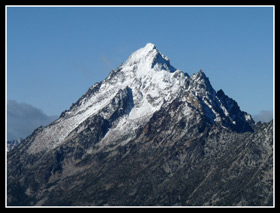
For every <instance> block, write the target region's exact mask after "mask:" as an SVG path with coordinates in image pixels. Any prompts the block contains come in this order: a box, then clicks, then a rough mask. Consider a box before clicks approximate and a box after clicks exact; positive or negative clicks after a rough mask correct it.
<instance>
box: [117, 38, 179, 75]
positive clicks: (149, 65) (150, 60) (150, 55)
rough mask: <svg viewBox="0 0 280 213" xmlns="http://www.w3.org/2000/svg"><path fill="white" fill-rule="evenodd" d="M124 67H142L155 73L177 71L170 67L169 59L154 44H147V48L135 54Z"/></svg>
mask: <svg viewBox="0 0 280 213" xmlns="http://www.w3.org/2000/svg"><path fill="white" fill-rule="evenodd" d="M122 67H123V68H125V67H129V68H131V67H133V68H137V67H141V68H143V69H146V70H151V69H153V70H154V71H160V70H166V71H169V72H174V71H176V69H175V68H174V67H173V66H171V65H170V60H169V58H168V57H167V56H165V55H163V54H162V53H161V52H160V51H159V50H158V49H157V48H156V46H155V45H154V44H152V43H147V44H146V46H145V47H143V48H140V49H138V50H136V51H135V52H133V53H132V54H131V55H130V57H129V58H128V59H127V60H126V62H125V63H124V64H123V66H122Z"/></svg>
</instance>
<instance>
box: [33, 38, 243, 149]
mask: <svg viewBox="0 0 280 213" xmlns="http://www.w3.org/2000/svg"><path fill="white" fill-rule="evenodd" d="M178 98H179V99H181V100H182V101H183V102H186V103H185V105H184V106H183V109H182V111H183V112H184V113H185V114H184V116H186V115H190V117H191V114H195V113H199V114H200V115H201V116H206V117H207V119H208V120H209V121H210V123H214V122H220V121H222V125H224V126H229V125H227V123H228V122H233V123H234V122H237V121H239V120H240V123H241V125H242V124H243V123H245V124H246V120H245V119H243V118H242V119H239V120H237V118H236V117H234V116H233V115H232V113H230V112H231V111H230V112H228V111H227V109H229V106H227V103H228V101H223V100H227V99H226V98H224V97H218V96H217V95H216V91H215V90H214V89H213V88H212V86H211V84H210V81H209V79H208V78H207V77H206V75H205V73H204V72H203V71H199V72H198V73H196V74H194V75H192V76H191V77H190V76H189V75H188V74H186V73H184V72H182V71H180V70H177V69H176V68H174V67H173V66H172V65H171V64H170V60H169V58H168V57H166V56H164V55H163V54H162V53H161V52H160V51H159V50H158V49H157V48H156V46H155V45H154V44H151V43H148V44H146V46H145V47H143V48H141V49H139V50H137V51H135V52H133V53H132V54H131V56H130V57H129V58H128V59H127V60H126V62H125V63H123V64H122V65H120V66H119V67H118V68H117V69H116V70H113V71H112V72H111V73H110V74H109V76H108V77H107V78H106V79H105V80H103V81H101V82H99V83H96V84H95V85H93V86H92V87H91V88H90V89H89V90H88V91H87V92H86V93H85V94H84V95H83V96H82V97H81V98H80V99H79V100H78V101H77V102H76V103H75V104H73V105H72V106H71V108H70V109H69V110H67V111H65V112H63V113H62V116H61V117H60V118H59V119H58V120H56V121H54V122H53V123H52V124H50V125H49V126H47V127H45V128H44V129H42V130H40V131H41V133H40V134H38V135H37V136H36V137H35V139H34V142H33V143H32V145H31V146H30V147H29V152H31V153H37V152H40V151H43V150H49V149H53V148H55V147H57V146H59V145H60V144H62V143H64V142H65V141H66V140H68V139H69V138H70V136H71V135H73V134H74V133H75V131H82V130H83V129H84V128H86V127H85V126H86V124H85V123H84V122H87V120H88V119H91V118H92V117H94V116H97V115H98V116H101V117H102V119H105V120H107V121H108V122H109V123H110V122H111V123H110V125H109V124H108V125H109V126H110V129H109V131H108V132H107V133H106V135H105V136H104V138H103V139H102V140H101V141H100V143H99V145H100V146H103V145H104V144H109V143H110V141H112V138H114V140H116V138H122V137H123V136H124V135H125V134H126V131H124V129H130V131H131V132H133V131H134V130H135V131H136V129H139V128H140V127H142V126H144V125H145V124H146V123H147V122H148V121H149V119H150V118H151V117H152V116H153V114H154V113H155V112H157V111H159V110H160V109H161V108H162V107H163V106H167V105H168V104H171V103H172V102H173V101H174V100H175V99H178ZM124 103H127V104H128V105H129V107H128V108H127V109H126V107H127V106H126V105H127V104H124ZM239 111H240V110H239V108H236V110H235V111H234V113H235V114H236V113H237V114H238V116H242V117H244V115H245V114H242V113H239ZM112 116H113V117H114V119H112ZM225 117H226V118H225ZM247 126H248V125H245V127H246V128H247ZM108 128H109V127H108ZM246 128H244V129H246ZM131 135H132V136H131V137H134V136H136V135H135V134H134V135H133V134H131Z"/></svg>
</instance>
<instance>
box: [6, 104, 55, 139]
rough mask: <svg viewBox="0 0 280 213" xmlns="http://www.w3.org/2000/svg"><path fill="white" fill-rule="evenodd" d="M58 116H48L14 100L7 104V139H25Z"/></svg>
mask: <svg viewBox="0 0 280 213" xmlns="http://www.w3.org/2000/svg"><path fill="white" fill-rule="evenodd" d="M57 117H58V116H48V115H46V114H45V113H44V112H43V111H42V110H40V109H38V108H36V107H33V106H31V105H29V104H26V103H18V102H17V101H15V100H8V102H7V139H8V140H14V139H18V138H20V137H21V138H25V137H26V136H28V135H30V134H31V133H32V132H33V131H34V130H35V129H36V128H37V127H39V126H41V125H42V126H45V125H47V124H49V123H51V122H52V121H54V120H55V119H56V118H57Z"/></svg>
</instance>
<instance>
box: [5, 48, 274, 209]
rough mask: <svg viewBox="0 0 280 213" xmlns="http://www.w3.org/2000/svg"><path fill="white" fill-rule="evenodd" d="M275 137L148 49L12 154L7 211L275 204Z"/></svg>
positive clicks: (200, 77) (202, 80) (200, 79)
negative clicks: (25, 207)
mask: <svg viewBox="0 0 280 213" xmlns="http://www.w3.org/2000/svg"><path fill="white" fill-rule="evenodd" d="M272 131H273V128H272V122H270V123H269V124H263V125H261V126H258V127H257V126H256V125H255V124H254V121H253V120H252V118H251V116H250V115H249V114H247V113H245V112H243V111H241V110H240V108H239V106H238V104H237V103H236V102H235V101H234V100H232V99H231V98H229V97H228V96H226V95H225V94H224V92H223V91H222V90H219V91H218V92H216V91H215V90H214V89H213V87H212V86H211V84H210V81H209V79H208V78H207V77H206V75H205V73H204V72H202V71H199V72H198V73H197V74H194V75H192V76H189V75H188V74H186V73H183V72H182V71H180V70H177V69H176V68H174V67H173V66H172V65H171V64H170V60H169V59H168V57H166V56H164V55H163V54H162V53H160V51H158V50H157V48H156V47H155V45H153V44H151V43H148V44H147V45H146V46H145V47H144V48H141V49H139V50H137V51H135V52H134V53H132V55H131V56H130V57H129V58H128V59H127V61H126V62H124V63H123V64H121V65H120V66H119V67H118V68H117V69H116V70H113V71H112V72H111V73H110V74H109V76H108V77H107V78H106V79H105V80H103V81H101V82H99V83H96V84H95V85H93V86H92V87H91V88H89V90H88V91H87V92H86V93H85V94H84V95H83V96H82V97H81V98H80V99H79V100H78V101H77V102H76V103H75V104H73V105H72V106H71V107H70V109H69V110H66V111H64V112H63V113H62V114H61V116H60V118H59V119H57V120H56V121H54V122H53V123H51V124H50V125H48V126H46V127H44V128H38V129H36V130H35V131H34V132H33V133H32V135H30V136H29V137H27V138H26V139H25V140H24V141H23V142H22V143H20V144H19V145H18V146H17V147H15V148H14V149H13V150H12V151H10V152H9V153H8V162H7V165H8V174H7V176H8V205H51V206H52V205H118V206H120V205H272V156H273V155H272V151H273V150H272V141H273V137H272ZM255 190H257V191H259V192H260V193H259V194H255V193H254V191H255Z"/></svg>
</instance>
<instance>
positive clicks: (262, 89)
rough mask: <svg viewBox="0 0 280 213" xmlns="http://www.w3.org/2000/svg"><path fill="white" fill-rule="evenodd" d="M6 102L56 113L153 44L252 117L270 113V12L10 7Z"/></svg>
mask: <svg viewBox="0 0 280 213" xmlns="http://www.w3.org/2000/svg"><path fill="white" fill-rule="evenodd" d="M7 11H8V13H7V65H8V66H7V100H16V101H18V102H25V103H27V104H30V105H32V106H34V107H37V108H39V109H41V110H42V111H43V112H45V113H46V114H47V115H60V113H61V112H62V111H64V110H66V109H69V107H70V106H71V104H72V103H74V102H76V101H77V99H78V98H79V97H80V96H82V95H83V94H84V93H85V92H86V91H87V89H88V88H89V87H90V86H91V85H93V84H94V83H95V82H97V81H101V80H103V79H104V78H105V77H106V76H107V75H108V74H109V73H110V71H111V70H112V69H115V68H117V67H118V66H119V65H120V64H121V63H122V62H124V61H125V60H126V59H127V58H128V56H129V55H130V54H131V53H132V52H134V51H135V50H137V49H139V48H141V47H143V46H145V44H146V43H148V42H151V43H154V44H155V45H156V47H157V48H158V49H159V50H160V51H161V52H162V53H163V54H164V55H166V56H168V57H169V58H170V61H171V64H172V65H173V66H174V67H176V68H177V69H180V70H182V71H184V72H187V73H188V74H189V75H191V74H193V73H196V72H198V71H199V70H200V69H202V70H203V71H204V72H205V73H206V75H207V76H208V77H209V79H210V82H211V84H212V86H213V87H214V89H215V90H216V91H217V90H219V89H223V90H224V92H225V93H226V94H227V95H228V96H230V97H231V98H233V99H234V100H236V101H237V102H238V104H239V106H240V108H241V110H243V111H246V112H248V113H250V114H257V113H259V112H260V111H263V110H270V111H271V110H272V109H273V8H272V7H197V8H194V7H8V8H7Z"/></svg>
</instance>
